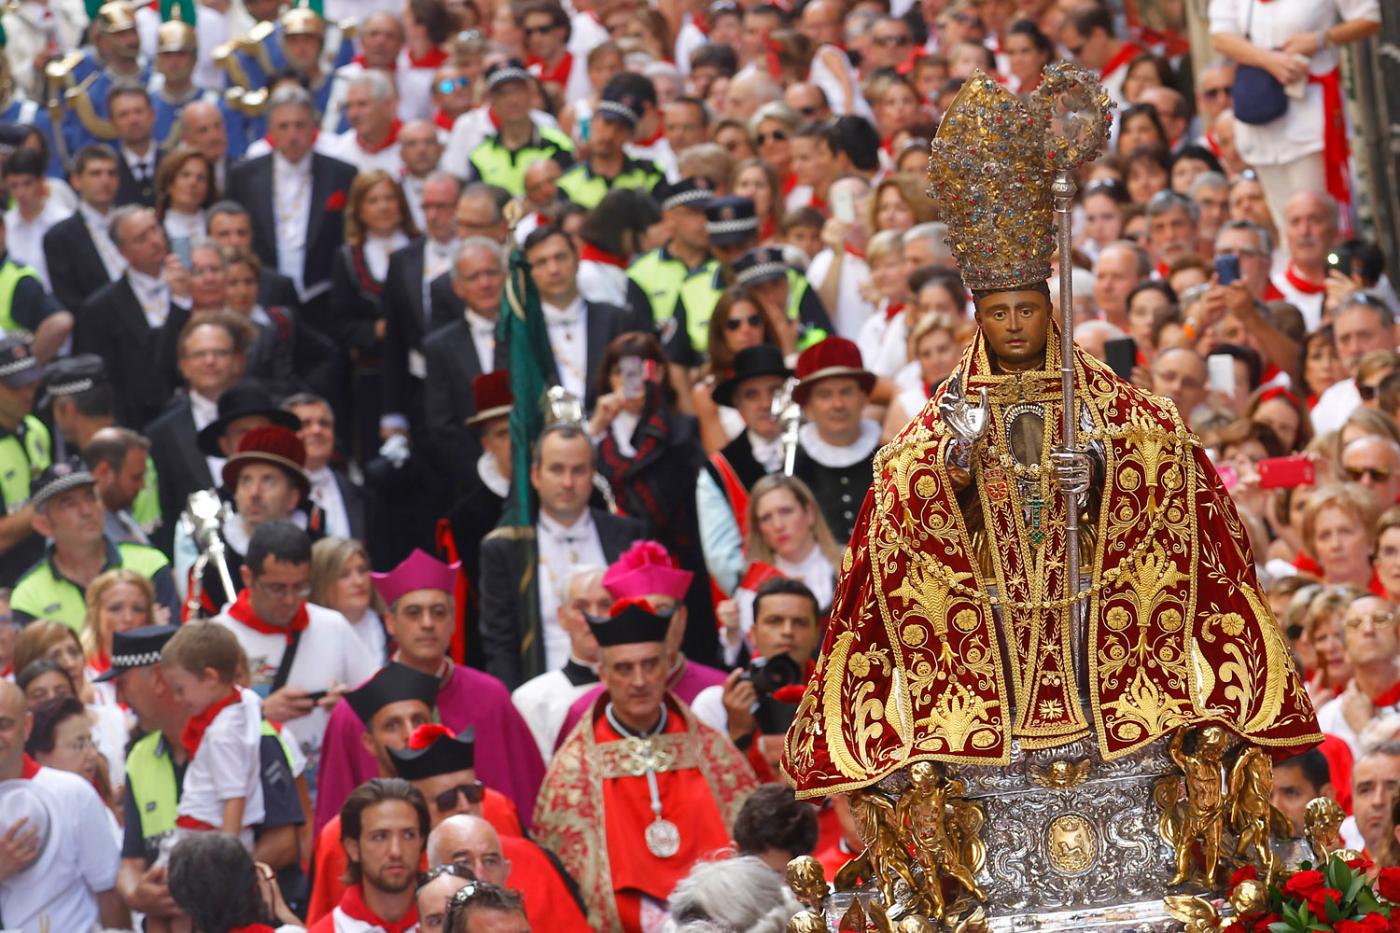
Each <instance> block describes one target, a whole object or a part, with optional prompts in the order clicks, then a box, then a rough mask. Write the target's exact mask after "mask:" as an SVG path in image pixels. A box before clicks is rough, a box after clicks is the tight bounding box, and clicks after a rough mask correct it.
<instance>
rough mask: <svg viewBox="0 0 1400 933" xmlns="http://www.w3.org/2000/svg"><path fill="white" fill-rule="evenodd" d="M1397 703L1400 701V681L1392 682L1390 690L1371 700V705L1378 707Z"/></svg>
mask: <svg viewBox="0 0 1400 933" xmlns="http://www.w3.org/2000/svg"><path fill="white" fill-rule="evenodd" d="M1396 703H1400V681H1396V682H1395V683H1393V684H1391V685H1390V689H1389V690H1387V691H1385V692H1384V693H1382V694H1381V695H1380V696H1378V697H1376V698H1375V699H1374V700H1372V701H1371V705H1372V706H1374V707H1376V708H1377V709H1382V708H1384V707H1387V706H1394V705H1395V704H1396Z"/></svg>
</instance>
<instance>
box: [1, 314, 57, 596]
mask: <svg viewBox="0 0 1400 933" xmlns="http://www.w3.org/2000/svg"><path fill="white" fill-rule="evenodd" d="M43 378H44V370H43V367H42V366H40V365H39V361H38V360H37V359H35V358H34V354H33V353H31V352H30V349H29V344H28V343H27V342H26V341H25V340H24V338H22V337H19V336H16V335H7V336H5V337H0V499H3V501H4V516H3V517H0V586H14V584H15V581H16V580H18V579H19V577H20V574H22V573H24V571H26V570H28V569H29V567H30V566H32V565H33V563H34V562H35V561H36V560H38V559H39V558H40V557H42V556H43V554H44V539H43V538H41V537H39V536H38V535H36V534H35V533H34V526H33V517H34V507H33V506H32V505H31V504H29V492H30V483H31V482H32V481H33V479H34V478H35V477H37V476H38V475H39V474H40V473H41V472H42V471H43V470H44V469H45V468H47V467H48V465H49V463H50V462H51V459H50V458H51V457H52V450H53V447H52V444H51V443H50V440H49V429H48V428H46V427H44V423H43V422H42V421H40V420H39V419H38V418H36V417H34V415H32V414H31V412H32V411H33V409H34V393H35V391H36V390H37V388H38V383H39V380H41V379H43Z"/></svg>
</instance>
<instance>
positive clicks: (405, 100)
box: [394, 11, 437, 123]
mask: <svg viewBox="0 0 1400 933" xmlns="http://www.w3.org/2000/svg"><path fill="white" fill-rule="evenodd" d="M396 12H397V11H396ZM394 64H395V66H396V67H395V69H394V84H395V85H396V86H397V87H398V90H399V119H401V120H403V121H404V122H405V123H407V122H408V121H410V120H428V119H431V118H432V116H433V75H435V74H437V69H436V68H432V67H420V66H418V65H415V64H413V59H412V58H410V57H409V55H408V43H406V42H405V43H404V46H403V48H401V49H399V58H398V61H397V62H395V63H394Z"/></svg>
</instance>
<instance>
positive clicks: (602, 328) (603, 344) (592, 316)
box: [554, 301, 635, 413]
mask: <svg viewBox="0 0 1400 933" xmlns="http://www.w3.org/2000/svg"><path fill="white" fill-rule="evenodd" d="M583 307H584V332H585V335H586V338H587V341H588V351H587V356H586V357H585V360H586V367H587V372H586V373H585V374H584V375H585V377H586V378H587V380H588V381H587V382H586V383H585V390H584V396H583V407H584V410H585V411H587V412H590V413H591V412H592V411H593V406H595V405H597V404H598V386H597V383H598V367H600V366H602V365H603V353H604V351H606V350H607V348H608V344H609V343H610V342H612V339H613V338H614V337H616V336H618V335H619V334H623V333H626V332H627V331H629V330H634V329H635V328H634V327H633V320H632V314H631V312H629V311H626V310H624V309H622V308H619V307H617V306H616V305H607V304H603V303H601V302H596V303H595V302H592V301H585V302H584V303H583ZM554 378H555V381H556V382H558V381H559V373H558V366H557V364H556V368H555V374H554Z"/></svg>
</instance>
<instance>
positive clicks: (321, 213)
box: [226, 152, 355, 289]
mask: <svg viewBox="0 0 1400 933" xmlns="http://www.w3.org/2000/svg"><path fill="white" fill-rule="evenodd" d="M272 160H273V156H272V154H271V153H269V154H268V155H265V156H259V157H258V158H256V159H248V160H246V161H244V162H240V163H239V164H237V165H235V166H233V167H232V168H231V169H229V173H228V191H227V192H226V196H227V197H228V199H229V200H231V201H237V202H238V203H239V204H242V205H243V206H244V207H246V208H247V209H248V214H249V216H250V217H251V218H252V221H253V251H254V252H256V253H257V254H258V258H259V259H261V260H262V263H263V265H264V266H267V267H269V268H272V269H277V268H280V267H279V266H278V264H277V211H276V204H275V203H274V199H275V198H276V197H277V193H276V192H275V191H273V183H272V178H273V171H272ZM354 180H355V167H354V166H353V165H347V164H346V163H344V162H342V161H340V160H339V159H333V158H331V157H330V156H325V155H321V153H319V152H313V153H312V154H311V210H310V212H309V216H308V218H307V223H306V260H305V263H304V265H303V266H302V270H303V271H302V285H303V286H304V287H305V288H308V289H309V288H313V287H315V286H317V285H320V284H322V283H328V282H330V280H331V267H332V265H333V264H334V262H335V254H336V251H337V250H338V249H340V244H341V243H342V242H344V239H345V227H344V214H345V207H346V203H345V197H346V192H347V190H348V189H349V187H350V182H352V181H354Z"/></svg>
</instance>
